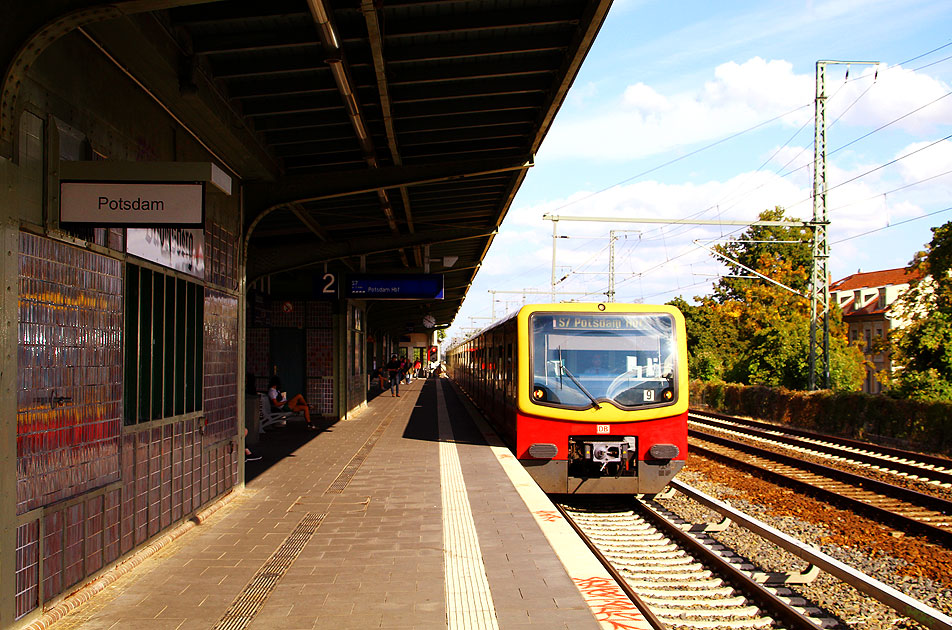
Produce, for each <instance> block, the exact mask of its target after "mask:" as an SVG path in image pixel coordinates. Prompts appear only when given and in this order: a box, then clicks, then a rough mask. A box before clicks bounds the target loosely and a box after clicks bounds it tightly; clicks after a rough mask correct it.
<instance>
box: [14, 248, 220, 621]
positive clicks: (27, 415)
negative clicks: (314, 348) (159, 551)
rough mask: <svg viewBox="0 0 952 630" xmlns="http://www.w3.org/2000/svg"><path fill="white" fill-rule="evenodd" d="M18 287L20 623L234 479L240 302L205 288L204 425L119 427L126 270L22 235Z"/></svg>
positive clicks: (192, 421) (189, 421)
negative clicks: (123, 281)
mask: <svg viewBox="0 0 952 630" xmlns="http://www.w3.org/2000/svg"><path fill="white" fill-rule="evenodd" d="M219 241H220V243H219V245H216V246H215V247H216V250H217V251H216V253H215V254H214V256H215V257H217V260H219V261H222V262H221V263H220V264H219V263H210V264H211V265H212V266H214V268H215V269H218V271H216V272H215V273H216V278H218V279H220V280H221V281H223V282H231V280H230V278H231V276H233V274H234V268H233V262H230V259H229V258H228V256H227V255H226V254H225V253H223V252H224V249H223V248H227V238H226V237H225V236H221V237H220V238H219ZM231 247H232V248H234V247H235V245H234V244H232V245H231ZM19 283H20V287H19V291H20V307H19V308H20V313H19V317H20V338H19V345H18V398H17V402H18V412H17V454H18V457H17V471H18V479H17V481H18V487H17V513H18V514H21V515H22V517H21V522H20V524H19V526H18V528H17V550H16V575H15V582H16V584H15V585H16V600H15V605H16V611H15V615H16V617H17V618H20V617H23V616H24V615H25V614H27V613H29V612H30V611H32V610H35V609H36V608H38V607H39V606H40V605H41V604H42V603H43V602H47V601H49V600H50V599H51V598H53V597H55V596H57V595H59V594H62V593H65V592H68V591H69V590H70V589H71V587H73V586H75V585H76V584H78V583H80V582H82V581H83V580H84V579H86V578H87V576H90V575H92V574H94V573H96V572H97V571H99V570H100V569H102V568H105V567H108V566H109V565H111V564H112V563H114V562H115V561H116V560H118V558H119V557H120V556H121V555H122V554H125V553H129V552H131V551H133V550H134V549H135V548H136V547H137V546H139V545H141V544H143V543H144V542H146V541H147V540H148V539H149V538H151V537H153V536H155V535H157V534H158V533H160V532H161V531H162V530H163V529H165V528H167V527H169V526H171V525H173V524H174V523H176V522H178V521H180V520H181V519H182V518H184V517H186V516H188V515H189V514H192V513H194V512H195V511H196V510H198V509H199V508H201V507H202V506H203V505H205V504H207V503H209V502H210V501H213V500H214V499H215V498H216V497H218V496H220V495H221V494H222V493H224V492H226V491H227V490H229V489H230V488H232V487H233V486H234V485H235V484H236V483H237V479H238V474H237V473H238V456H237V450H236V448H235V446H236V442H235V439H236V438H237V421H236V416H237V394H238V376H237V370H236V366H237V361H238V352H237V349H238V339H239V331H238V317H237V308H238V306H237V305H238V301H237V298H236V297H235V296H234V295H232V294H229V293H227V292H224V291H218V290H215V289H213V288H206V293H205V322H204V327H203V331H204V346H203V348H204V375H205V382H204V390H203V392H204V401H203V409H204V412H205V414H204V416H203V417H188V418H180V419H174V418H173V419H170V420H168V421H156V422H153V423H149V424H145V425H139V426H135V425H133V426H128V427H123V426H122V421H121V418H122V382H123V373H122V346H121V341H122V321H123V318H122V266H121V263H120V262H119V261H118V260H116V259H113V258H110V257H108V256H104V255H100V254H96V253H92V252H89V251H86V250H84V249H80V248H77V247H73V246H71V245H66V244H63V243H59V242H56V241H52V240H49V239H46V238H43V237H40V236H36V235H32V234H27V233H22V234H21V238H20V278H19ZM51 393H52V394H53V397H54V406H53V407H52V408H51V407H50V394H51ZM58 397H63V398H64V400H63V401H62V404H61V405H60V406H56V405H58V404H60V403H57V402H56V399H57V398H58ZM41 523H42V527H40V525H41ZM40 575H42V576H43V578H42V580H40Z"/></svg>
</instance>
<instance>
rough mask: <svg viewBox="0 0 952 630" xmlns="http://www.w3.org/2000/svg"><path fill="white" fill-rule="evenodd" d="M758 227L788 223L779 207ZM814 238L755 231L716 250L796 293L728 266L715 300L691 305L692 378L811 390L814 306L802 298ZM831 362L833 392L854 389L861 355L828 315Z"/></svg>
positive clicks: (775, 229) (777, 229) (798, 231)
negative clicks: (811, 346) (731, 274)
mask: <svg viewBox="0 0 952 630" xmlns="http://www.w3.org/2000/svg"><path fill="white" fill-rule="evenodd" d="M760 220H762V221H783V220H788V219H787V218H786V217H785V216H784V210H783V209H782V208H779V207H776V208H774V209H773V210H765V211H764V212H762V213H761V214H760ZM810 237H811V235H810V230H809V229H808V228H802V227H786V226H751V227H750V228H748V229H747V230H746V231H745V232H744V233H743V234H741V235H740V236H739V237H736V238H732V239H730V240H729V241H728V242H727V243H725V244H723V245H718V246H716V247H715V248H714V249H715V251H717V252H718V254H720V255H721V256H723V257H727V258H729V259H731V260H733V261H736V263H740V265H743V267H746V268H748V269H752V270H754V271H756V272H758V273H760V274H762V275H763V276H766V277H767V278H770V279H772V280H774V281H776V282H779V283H780V284H783V285H785V286H786V287H789V288H790V289H793V290H794V291H796V293H795V292H793V291H790V290H788V289H784V288H782V287H780V286H777V285H776V284H773V283H771V282H768V281H767V280H764V279H763V278H761V277H757V276H754V277H752V274H751V273H750V271H748V270H747V269H744V268H742V267H741V266H739V265H738V264H735V263H734V262H731V261H730V260H728V261H725V262H726V264H727V265H728V267H731V268H732V270H733V271H734V272H735V273H734V274H733V276H729V277H724V278H721V280H720V281H719V282H718V283H717V284H716V285H715V287H714V293H713V295H712V296H711V297H708V298H696V299H698V300H699V301H700V305H699V306H697V307H692V306H689V305H686V306H687V312H686V313H685V319H686V322H687V326H688V345H689V368H690V373H691V376H692V377H694V378H701V379H704V380H714V379H724V380H730V381H734V382H739V383H745V384H759V385H770V386H784V387H788V388H792V389H805V388H806V387H807V386H808V383H809V365H808V363H809V361H808V357H809V347H810V304H809V300H808V299H807V298H806V297H805V296H806V293H807V287H808V285H809V281H810V277H809V276H810V266H811V256H812V252H811V247H810ZM737 276H745V277H737ZM681 302H683V300H681ZM678 306H679V307H680V306H681V305H680V304H678ZM830 357H831V361H830V362H831V379H832V381H833V382H832V386H833V387H834V388H835V389H857V388H858V387H859V386H860V384H861V383H862V378H863V374H864V373H863V368H862V354H861V353H860V352H859V351H858V350H857V349H856V348H850V347H849V345H848V344H847V342H846V327H845V325H843V322H842V318H841V317H840V313H839V311H838V310H836V311H835V312H832V313H831V340H830ZM833 365H835V366H837V367H836V369H833V367H832V366H833Z"/></svg>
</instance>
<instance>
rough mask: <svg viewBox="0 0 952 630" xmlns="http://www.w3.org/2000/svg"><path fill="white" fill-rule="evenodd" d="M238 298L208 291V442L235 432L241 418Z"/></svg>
mask: <svg viewBox="0 0 952 630" xmlns="http://www.w3.org/2000/svg"><path fill="white" fill-rule="evenodd" d="M237 365H238V299H237V298H235V297H233V296H231V295H227V294H225V293H221V292H218V291H214V290H212V289H206V290H205V418H206V420H207V423H208V424H207V426H206V428H205V443H206V444H214V443H215V442H219V441H221V440H223V439H227V438H229V437H232V436H234V435H235V431H236V425H235V420H236V418H237V417H238V406H237V405H238V398H237V397H238V373H237V370H236V369H235V367H236V366H237Z"/></svg>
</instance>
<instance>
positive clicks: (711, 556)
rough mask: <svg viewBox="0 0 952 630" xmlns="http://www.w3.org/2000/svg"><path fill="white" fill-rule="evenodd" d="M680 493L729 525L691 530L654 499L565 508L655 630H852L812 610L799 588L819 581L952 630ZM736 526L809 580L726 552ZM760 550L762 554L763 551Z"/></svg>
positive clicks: (844, 570)
mask: <svg viewBox="0 0 952 630" xmlns="http://www.w3.org/2000/svg"><path fill="white" fill-rule="evenodd" d="M672 489H673V490H675V491H677V492H680V493H682V494H683V495H685V497H688V498H690V499H691V500H693V501H697V502H698V503H699V504H702V505H704V506H705V507H706V508H709V509H713V510H715V511H716V512H720V513H721V514H722V515H724V516H725V520H724V521H723V522H721V523H717V524H714V525H692V524H690V523H685V522H684V521H683V520H682V519H680V517H678V516H677V515H676V514H674V513H672V512H670V511H668V510H667V509H666V508H665V507H664V505H663V499H662V497H661V495H659V496H658V497H654V498H638V499H634V500H632V499H624V498H620V497H586V498H575V497H573V498H572V499H571V500H568V499H566V500H565V502H563V503H561V504H559V505H558V507H559V509H560V511H561V512H562V514H563V515H564V516H565V517H566V518H567V519H568V521H569V522H570V523H571V524H572V526H573V527H575V529H576V531H578V532H579V533H580V534H581V535H582V537H583V538H584V539H585V540H586V542H587V543H588V544H589V546H591V547H592V548H593V550H594V551H595V552H596V554H597V555H598V556H599V557H600V559H601V560H602V562H603V563H606V566H608V568H609V570H610V571H611V572H613V574H614V575H615V578H616V580H618V581H619V583H620V584H621V585H622V587H623V588H626V587H627V589H628V590H630V591H632V594H631V595H630V596H631V597H632V599H633V600H634V601H635V602H636V604H637V605H638V606H639V608H641V609H642V611H643V612H645V613H646V614H645V617H646V619H648V620H649V621H650V622H651V624H652V627H654V628H658V629H662V628H667V629H669V630H674V629H677V630H682V629H683V630H686V629H703V628H718V629H728V628H730V629H732V630H746V629H748V628H749V629H754V628H772V629H786V628H790V629H793V628H796V629H811V630H813V629H816V628H846V627H850V626H849V625H847V624H845V623H842V622H841V621H840V620H838V619H836V618H835V617H833V616H832V615H831V614H830V613H828V612H826V611H824V610H822V609H821V608H820V607H818V606H815V605H813V604H811V603H810V602H808V601H806V600H805V599H804V598H803V597H802V596H801V595H800V594H799V593H798V592H797V591H796V590H795V587H796V585H797V584H807V583H810V582H811V581H812V580H813V579H814V578H815V577H816V576H817V575H818V574H819V573H820V571H821V570H822V571H825V572H827V573H829V574H831V575H832V576H834V577H835V578H837V579H839V580H842V581H843V582H846V583H848V584H849V585H851V586H853V587H855V588H856V589H858V590H859V591H861V592H863V593H865V594H867V595H869V596H871V597H873V598H875V599H877V600H879V601H880V602H882V603H884V604H886V605H887V606H889V607H891V608H893V609H894V610H896V611H897V612H899V614H901V615H903V616H906V617H908V618H912V619H915V620H917V621H918V622H919V623H921V624H922V625H923V626H925V627H928V628H935V629H939V630H950V629H952V618H949V617H948V616H946V615H944V614H943V613H941V612H939V611H937V610H935V609H932V608H930V607H928V606H926V605H925V604H922V603H920V602H917V601H915V600H912V599H911V598H909V597H907V596H905V595H903V594H902V593H900V592H898V591H896V590H895V589H893V588H891V587H889V586H887V585H885V584H883V583H881V582H878V581H876V580H874V579H872V578H869V577H868V576H865V575H863V574H861V573H859V572H856V571H854V570H853V569H851V568H850V567H848V566H846V565H844V564H842V563H840V562H838V561H836V560H834V559H833V558H831V557H829V556H827V555H825V554H823V553H822V552H819V551H817V550H816V549H813V548H812V547H810V546H808V545H805V544H803V543H801V542H799V541H797V540H795V539H793V538H791V537H789V536H786V535H785V534H783V533H782V532H779V531H777V530H774V529H772V528H770V527H769V526H767V525H765V524H763V523H761V522H759V521H757V520H756V519H753V518H750V517H748V516H746V515H744V514H741V513H740V512H738V511H737V510H735V509H733V508H731V507H730V506H728V505H727V504H724V503H722V502H720V501H718V500H716V499H713V498H711V497H709V496H707V495H705V494H703V493H701V492H699V491H697V490H695V489H693V488H691V487H690V486H688V485H687V484H685V483H683V482H680V481H677V480H676V481H674V482H672ZM731 522H734V523H736V524H737V525H739V526H742V527H744V528H746V529H747V530H749V531H750V532H753V533H754V534H755V535H757V536H760V537H762V538H763V539H764V541H765V543H769V544H773V545H778V546H780V547H782V548H784V549H785V550H786V551H787V552H789V553H790V554H791V555H790V558H791V566H793V565H794V564H799V565H802V564H803V562H802V561H803V560H806V561H807V562H808V563H809V567H808V570H807V571H805V572H803V573H798V572H796V571H791V572H789V573H765V572H762V571H760V570H758V568H757V559H756V558H747V557H744V556H743V555H741V554H739V553H737V552H735V551H733V550H732V549H729V548H727V547H725V545H723V544H722V543H720V542H718V541H717V540H716V539H715V538H714V536H715V535H716V534H717V533H718V532H721V531H724V530H725V529H726V528H727V527H728V526H729V525H730V523H731ZM762 547H763V545H758V546H757V548H758V549H760V548H762Z"/></svg>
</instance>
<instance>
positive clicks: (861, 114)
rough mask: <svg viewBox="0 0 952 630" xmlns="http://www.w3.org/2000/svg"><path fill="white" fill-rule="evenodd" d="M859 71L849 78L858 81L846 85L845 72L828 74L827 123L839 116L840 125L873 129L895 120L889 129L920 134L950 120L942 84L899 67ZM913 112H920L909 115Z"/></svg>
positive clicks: (950, 103)
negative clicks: (844, 81) (835, 74)
mask: <svg viewBox="0 0 952 630" xmlns="http://www.w3.org/2000/svg"><path fill="white" fill-rule="evenodd" d="M861 68H862V72H861V75H860V74H858V73H857V70H858V68H855V67H854V68H852V72H851V74H850V77H852V78H856V77H858V76H859V77H860V78H858V79H857V80H850V82H849V83H845V84H844V83H843V77H844V76H845V71H841V73H839V74H838V75H837V76H834V75H833V72H832V70H831V71H830V72H828V74H827V85H826V93H827V95H828V97H829V98H828V105H827V124H831V123H832V122H833V121H834V120H835V119H836V118H838V117H840V116H841V115H842V120H841V124H846V125H851V126H856V127H868V128H869V129H870V130H873V129H876V128H878V127H881V126H883V125H886V124H888V123H893V121H896V122H894V124H892V125H890V127H891V128H893V129H899V130H902V131H906V132H909V133H916V134H922V133H929V132H933V131H934V130H935V129H936V128H937V127H939V126H941V125H948V123H949V120H952V96H948V94H949V91H950V90H949V86H948V85H946V84H945V83H943V82H942V81H940V80H938V79H934V78H932V77H930V76H929V75H927V74H924V73H922V72H915V71H913V70H908V69H905V68H902V67H900V66H895V67H892V68H882V69H880V70H878V71H877V70H874V69H873V68H870V67H861ZM877 73H878V75H877ZM874 77H875V81H874ZM933 101H935V102H933ZM930 103H932V104H930ZM920 108H921V110H920ZM846 110H848V111H846ZM915 110H920V111H918V112H916V113H914V114H913V113H911V112H914V111H915ZM844 111H845V114H844Z"/></svg>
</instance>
